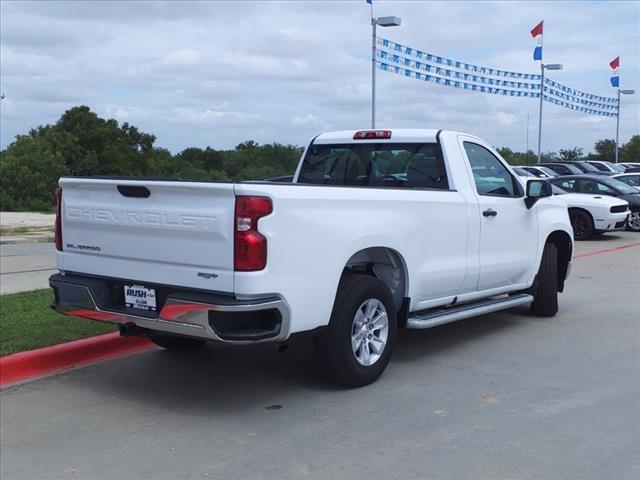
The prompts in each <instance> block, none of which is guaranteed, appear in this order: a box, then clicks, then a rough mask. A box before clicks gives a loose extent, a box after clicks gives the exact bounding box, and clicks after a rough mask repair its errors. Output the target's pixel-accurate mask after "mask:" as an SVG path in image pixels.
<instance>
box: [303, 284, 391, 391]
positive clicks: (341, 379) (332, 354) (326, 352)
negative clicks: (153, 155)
mask: <svg viewBox="0 0 640 480" xmlns="http://www.w3.org/2000/svg"><path fill="white" fill-rule="evenodd" d="M371 299H373V300H377V301H378V302H380V303H382V305H383V306H384V309H385V310H386V313H387V322H388V325H387V332H386V333H387V340H386V343H384V346H383V347H382V350H381V353H379V355H380V356H379V357H378V358H377V360H376V361H375V362H374V363H373V364H371V365H369V366H365V365H363V364H361V363H360V362H359V361H358V358H357V357H356V353H354V350H353V348H352V343H351V342H352V333H353V329H354V328H357V327H355V326H354V319H355V317H356V313H357V312H358V309H360V308H361V307H364V306H365V303H366V302H367V301H368V300H371ZM377 312H378V313H379V312H380V310H377ZM362 328H363V329H365V330H364V331H365V332H366V327H362ZM397 333H398V320H397V314H396V311H395V307H394V302H393V297H392V296H391V293H390V292H389V289H388V288H387V287H386V286H385V285H384V283H382V282H381V281H380V280H378V279H377V278H375V277H372V276H369V275H345V276H343V278H342V280H341V281H340V285H339V286H338V293H337V295H336V300H335V303H334V305H333V311H332V313H331V319H330V321H329V326H328V327H327V329H326V330H325V331H323V332H322V333H321V334H319V335H316V337H315V339H314V346H315V353H316V359H317V361H318V364H319V366H320V368H321V369H322V370H323V371H324V372H325V373H326V375H327V377H328V378H329V380H330V381H332V382H334V383H338V384H340V385H347V386H351V387H362V386H364V385H368V384H370V383H372V382H374V381H375V380H377V379H378V377H379V376H380V375H382V372H383V371H384V370H385V368H386V367H387V364H388V363H389V360H390V358H391V354H392V352H393V346H394V343H395V340H396V336H397ZM369 337H371V335H369ZM363 338H364V337H363ZM362 345H364V343H363V344H362ZM360 348H364V347H360ZM357 351H360V355H362V350H356V352H357ZM369 351H370V350H369V349H368V348H367V352H369ZM376 355H377V354H376Z"/></svg>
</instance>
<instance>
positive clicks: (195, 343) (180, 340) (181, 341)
mask: <svg viewBox="0 0 640 480" xmlns="http://www.w3.org/2000/svg"><path fill="white" fill-rule="evenodd" d="M149 338H150V339H151V341H152V342H153V343H155V344H156V345H158V346H159V347H162V348H164V349H165V350H178V351H183V352H184V351H189V350H197V349H199V348H200V347H202V346H203V345H204V344H205V343H207V341H206V340H199V339H197V338H189V337H182V336H180V335H169V334H167V333H160V332H153V333H151V334H149Z"/></svg>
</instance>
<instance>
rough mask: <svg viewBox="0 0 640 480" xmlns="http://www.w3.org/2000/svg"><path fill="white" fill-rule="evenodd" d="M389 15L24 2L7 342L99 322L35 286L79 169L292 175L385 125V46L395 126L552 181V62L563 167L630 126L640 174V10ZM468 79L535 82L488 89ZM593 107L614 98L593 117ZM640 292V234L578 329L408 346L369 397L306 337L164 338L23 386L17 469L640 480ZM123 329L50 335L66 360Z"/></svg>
mask: <svg viewBox="0 0 640 480" xmlns="http://www.w3.org/2000/svg"><path fill="white" fill-rule="evenodd" d="M372 3H373V8H371V7H369V5H367V3H365V1H364V0H358V1H352V2H331V1H327V2H307V1H297V2H295V1H286V2H222V1H215V2H214V1H211V2H156V1H145V2H121V3H114V2H108V1H105V2H55V1H48V2H21V1H9V0H3V1H2V2H0V44H1V46H0V49H1V55H0V85H1V87H2V88H0V99H1V100H0V117H1V118H0V124H1V128H0V148H1V149H2V152H1V154H0V204H1V205H0V206H1V207H2V209H3V210H14V211H13V212H5V211H3V212H1V213H0V224H1V225H0V226H1V227H2V228H1V229H0V244H1V245H0V257H1V258H0V293H2V297H0V302H6V303H3V304H2V308H3V310H2V311H3V312H6V311H8V309H6V308H5V306H6V305H7V304H8V302H7V301H6V299H8V298H12V299H15V298H18V297H21V296H22V295H24V296H25V297H24V298H26V299H28V300H29V302H31V303H29V302H27V301H25V303H24V305H27V306H28V307H27V308H22V310H23V311H22V312H21V313H22V314H23V317H21V316H19V315H17V314H16V315H13V314H12V315H4V314H3V315H2V318H0V329H2V328H3V327H4V328H3V331H0V335H2V336H3V339H2V340H3V341H2V348H5V346H6V345H7V344H8V343H11V342H7V339H8V338H9V337H10V335H7V332H8V331H9V329H8V328H7V325H9V323H10V322H8V321H7V320H11V328H12V330H11V331H12V332H13V333H14V337H15V332H25V330H29V328H28V327H26V326H25V325H38V321H39V320H38V319H39V316H38V315H36V314H29V312H30V311H32V310H30V308H33V312H34V313H38V314H42V315H43V316H48V321H49V326H51V324H55V326H57V327H58V328H61V329H63V330H64V329H68V330H71V328H70V324H69V323H68V322H80V320H73V319H69V318H64V317H62V316H60V317H56V316H55V314H54V313H52V312H51V311H50V309H49V308H48V304H49V292H48V291H47V290H40V291H39V292H31V291H32V290H34V289H42V288H46V287H47V285H48V277H49V276H50V275H51V274H52V273H54V272H56V266H55V247H54V245H53V244H52V243H50V242H52V241H53V227H52V221H53V215H52V214H51V212H52V211H53V208H54V202H53V195H52V192H53V189H54V188H55V187H56V185H57V182H58V178H59V177H60V176H65V175H97V174H99V175H113V174H119V175H137V176H165V177H177V176H180V177H181V178H184V179H195V180H224V181H243V180H247V179H262V178H270V177H276V176H281V175H290V174H291V173H292V172H293V170H294V169H295V165H296V163H297V161H298V159H299V157H300V153H301V151H302V148H301V147H299V146H300V145H304V144H305V143H306V142H307V141H308V140H309V139H310V138H313V137H314V136H315V135H316V134H318V133H319V132H321V131H327V130H342V129H351V128H366V127H368V126H369V125H370V122H371V116H372V115H371V113H372V112H371V110H372V106H373V102H372V96H373V94H372V88H371V87H372V85H371V83H372V72H371V67H372V61H371V55H372V43H373V46H374V48H373V55H374V56H377V58H378V64H377V65H378V68H379V69H380V70H383V71H379V70H378V71H377V107H376V111H377V126H378V127H382V128H385V127H409V128H413V127H435V128H443V129H450V130H461V131H468V132H470V133H473V134H477V135H479V136H482V137H484V138H486V139H487V140H489V141H490V142H491V144H492V145H495V146H496V147H500V148H498V151H499V153H500V155H502V156H503V157H504V159H505V160H506V161H507V162H508V163H510V164H511V165H523V164H527V165H531V164H532V163H535V162H536V160H537V153H538V152H537V151H536V150H537V146H538V144H537V140H538V137H537V133H538V98H534V97H535V93H536V90H535V86H536V85H533V84H536V82H537V80H536V79H537V78H538V74H539V73H541V72H543V73H544V72H545V70H544V68H543V67H542V65H541V63H543V62H544V64H546V65H547V69H548V72H546V73H545V75H546V76H547V80H546V82H547V85H548V87H549V88H551V89H552V90H553V91H550V94H553V95H555V97H553V98H551V97H550V98H549V99H548V100H549V101H548V102H540V105H543V104H544V114H543V115H541V118H543V119H544V127H543V129H542V136H541V137H540V138H541V145H542V146H541V147H540V148H541V151H540V158H541V160H542V161H557V160H563V161H569V160H576V159H580V158H582V159H589V160H613V159H614V158H617V155H618V153H616V150H617V148H616V143H617V142H614V140H613V139H614V138H617V135H618V132H617V131H616V125H617V122H616V118H613V117H614V116H615V114H614V111H616V112H617V119H618V120H619V121H620V122H619V127H620V131H619V137H620V145H619V146H620V148H619V155H620V161H624V162H632V161H636V162H638V161H640V129H639V122H640V95H638V93H637V92H638V90H639V88H638V87H639V86H640V69H639V68H638V63H637V61H638V58H640V37H639V33H638V24H639V22H640V20H639V19H640V4H638V3H637V2H584V1H583V2H539V1H537V2H383V1H377V0H373V2H372ZM391 15H393V17H390V16H391ZM395 16H398V17H399V18H401V19H402V22H400V21H399V19H398V18H397V17H395ZM374 17H382V19H381V21H380V22H379V23H374V22H372V20H373V18H374ZM496 19H501V20H500V28H494V27H493V26H494V25H495V24H496ZM373 24H375V25H377V29H378V30H377V34H378V39H377V42H376V41H375V40H374V42H372V37H371V33H372V31H371V30H372V26H373ZM398 24H400V25H398ZM393 25H395V27H394V28H387V27H390V26H393ZM543 26H544V44H543V45H544V47H543V48H544V53H543V62H542V61H535V60H534V59H533V58H532V53H533V52H534V50H533V49H534V48H536V50H537V49H538V48H540V47H542V34H543ZM532 28H533V30H531V29H532ZM396 46H397V47H399V50H396ZM416 49H420V50H416ZM376 52H377V53H376ZM398 52H399V53H398ZM418 53H419V55H418ZM394 55H400V56H398V57H397V58H395V57H394ZM404 57H406V58H404ZM407 61H408V62H409V63H408V64H407V63H406V62H407ZM416 61H418V62H421V63H429V62H431V63H430V67H429V68H431V69H432V70H433V69H436V68H437V69H440V74H441V75H440V76H441V77H443V78H444V76H445V73H443V72H444V70H441V69H443V68H444V69H445V70H450V72H449V75H453V76H456V78H455V79H454V81H453V82H451V81H448V80H447V79H446V78H445V79H444V80H443V79H442V78H441V79H439V81H436V79H435V77H434V76H433V75H431V74H432V73H433V71H430V72H426V73H428V74H429V75H424V73H425V69H426V68H427V67H426V66H425V65H422V66H419V65H417V64H416V63H415V62H416ZM447 61H451V62H452V64H447ZM466 62H472V63H473V65H485V66H487V67H491V68H492V69H498V70H493V73H491V72H487V71H485V72H482V71H481V72H479V73H480V74H481V76H486V77H487V78H486V79H485V81H489V80H491V81H495V80H496V78H497V77H499V78H498V80H499V81H500V82H511V83H508V84H502V83H498V84H497V87H498V89H495V88H493V87H495V86H496V84H494V85H492V89H489V88H487V86H486V85H485V86H484V87H483V86H478V85H475V88H474V85H472V83H474V82H475V80H470V79H469V74H470V73H471V72H470V70H469V69H470V68H471V69H472V67H473V65H472V64H471V63H466ZM383 64H384V66H383ZM373 66H374V67H375V66H376V64H375V63H374V64H373ZM541 67H542V68H541ZM491 68H490V70H491ZM375 71H376V70H375V69H374V72H375ZM416 72H418V73H419V74H420V75H421V76H420V77H419V76H418V75H417V74H416ZM498 72H503V73H504V72H506V73H507V75H506V76H505V75H502V74H501V73H498ZM475 73H478V72H475ZM461 74H462V78H460V75H461ZM465 75H466V77H465ZM496 75H497V77H496ZM501 75H502V76H501ZM522 75H524V77H522ZM519 76H520V77H519ZM527 77H528V78H527ZM614 78H615V80H613V79H614ZM418 79H419V80H420V81H417V80H418ZM514 81H515V82H516V83H515V85H514V84H513V82H514ZM447 82H448V83H447ZM523 82H524V83H531V84H532V85H528V86H527V89H526V91H524V90H523V88H524V87H523ZM542 82H545V80H544V79H542ZM542 82H541V84H542ZM436 83H437V84H436ZM476 83H477V82H476ZM616 84H617V85H618V86H617V87H615V88H614V86H615V85H616ZM483 88H484V90H483ZM564 88H567V89H566V90H565V89H564ZM465 89H466V90H465ZM500 89H502V90H500ZM574 89H575V90H574ZM632 89H635V91H636V93H635V94H632V93H630V92H632V91H633V90H632ZM487 92H490V93H487ZM554 92H555V93H554ZM560 92H563V93H562V95H564V94H565V93H567V92H570V93H571V95H572V96H573V99H570V98H562V97H561V99H559V98H557V97H558V95H556V94H557V93H560ZM573 92H577V93H584V92H587V94H588V95H589V96H588V97H587V98H588V99H589V101H593V100H597V102H595V103H592V105H590V106H589V105H587V106H585V105H577V104H572V105H573V107H576V106H577V107H578V108H577V109H569V108H568V107H569V106H570V105H569V104H570V103H571V102H574V103H575V101H576V99H578V97H576V96H575V95H573ZM620 92H622V95H621V93H620ZM625 92H626V93H625ZM616 95H617V96H618V97H620V95H621V96H622V103H618V102H617V101H616V102H615V103H616V104H617V105H618V104H619V105H622V106H621V109H620V110H618V109H614V108H608V107H612V105H613V103H614V102H613V101H610V100H611V99H612V98H613V97H616ZM584 98H585V97H580V98H579V99H578V100H580V99H584ZM570 100H571V102H570ZM603 102H604V103H603ZM596 104H598V105H599V106H598V108H597V109H595V110H594V108H592V107H596V106H597V105H596ZM605 104H606V105H605ZM603 105H604V107H607V108H605V109H604V110H602V108H600V107H603ZM540 108H542V107H540ZM596 110H602V111H600V112H599V113H598V112H597V111H596ZM588 111H591V113H589V112H588ZM594 112H595V113H598V114H597V115H594V114H593V113H594ZM603 113H604V115H602V114H603ZM541 123H542V121H541ZM19 210H28V212H21V211H19ZM36 211H37V212H47V213H35V212H36ZM13 292H26V293H22V294H19V295H17V296H16V295H11V294H12V293H13ZM638 292H640V235H638V234H635V233H633V232H625V231H617V232H613V233H606V234H604V235H602V236H598V237H592V238H591V239H589V241H585V242H576V243H575V251H574V262H573V272H572V274H571V276H570V278H569V281H568V282H567V285H566V290H565V292H564V293H563V294H561V295H560V312H559V314H558V315H557V316H555V317H554V318H550V319H541V318H538V317H534V316H532V315H531V314H530V313H529V311H528V310H527V309H526V308H515V309H511V310H508V311H505V312H501V313H495V314H490V315H485V316H483V317H479V318H473V319H469V320H465V321H461V322H458V323H454V324H451V325H446V326H441V327H438V328H435V329H431V330H426V331H403V332H401V334H400V337H399V342H398V344H397V348H396V352H395V355H394V357H393V360H392V362H391V363H390V365H389V368H388V369H387V371H386V372H385V374H384V375H383V376H382V377H381V378H380V380H379V381H378V382H377V383H375V384H372V385H369V386H367V387H365V388H361V389H355V390H352V389H344V388H338V387H335V386H332V385H330V384H328V383H326V382H323V381H322V379H321V378H320V377H319V375H318V369H317V366H316V365H315V364H314V361H313V357H312V339H311V337H310V336H309V335H304V334H303V335H299V336H296V337H294V338H292V339H291V340H290V341H288V342H287V343H286V348H284V347H281V346H279V345H254V346H250V347H235V346H234V347H232V346H228V345H219V344H210V345H207V346H205V348H203V349H202V350H201V351H198V352H194V353H190V354H184V353H183V354H179V353H177V352H168V351H164V350H162V349H159V348H155V347H152V346H151V344H150V343H149V345H143V346H142V348H140V349H138V350H136V351H138V352H140V353H136V354H127V355H123V356H120V357H119V358H116V359H111V360H109V361H101V362H98V363H94V364H91V365H89V366H85V367H82V368H69V369H67V370H65V371H63V372H58V373H57V374H55V375H51V374H49V375H48V376H45V377H40V378H36V379H31V380H30V381H23V382H22V383H18V384H13V385H9V386H4V385H5V384H4V383H3V382H4V381H3V380H2V378H5V377H4V373H5V372H6V370H4V371H2V372H0V373H2V375H0V384H1V385H3V386H2V388H1V389H0V477H1V478H2V479H3V480H4V479H40V478H64V479H70V478H82V479H131V478H141V479H143V478H148V479H165V478H166V479H174V478H222V479H247V478H262V479H298V478H318V479H324V478H336V479H342V478H354V477H358V478H360V477H364V478H376V479H378V478H379V479H392V478H398V479H403V480H404V479H413V478H415V479H422V478H429V479H451V480H462V479H464V480H467V479H468V480H477V479H536V480H537V479H555V478H557V479H571V480H573V479H576V480H577V479H579V480H583V479H598V480H600V479H603V478H606V479H625V480H626V479H636V478H640V302H639V301H638ZM7 295H10V297H9V296H7ZM18 303H19V302H14V304H18ZM17 310H19V309H13V310H11V311H12V312H16V311H17ZM25 312H26V314H25ZM52 317H53V318H52ZM23 320H31V322H23ZM58 320H59V322H58ZM42 325H45V323H42ZM73 325H74V326H78V325H80V324H78V323H76V324H73ZM83 325H85V326H87V325H90V326H91V327H95V326H96V325H97V326H98V327H100V328H103V327H104V326H103V325H100V324H97V323H92V324H89V323H86V324H83ZM16 326H17V328H16ZM109 328H111V327H109ZM103 331H104V330H100V331H98V330H92V331H89V330H87V331H86V332H84V333H77V332H71V336H70V337H64V336H60V337H57V336H56V335H58V334H60V332H58V333H56V335H54V334H53V330H48V329H47V328H32V329H31V332H38V333H39V334H40V335H39V337H40V339H41V338H45V339H46V340H48V341H49V343H51V342H52V341H53V342H54V343H55V340H52V339H55V338H66V339H67V340H71V339H73V338H81V337H82V336H86V335H98V333H102V332H103ZM64 333H65V334H68V333H69V332H64ZM3 334H4V335H3ZM74 335H75V336H74ZM105 336H111V337H113V338H116V340H117V341H119V342H126V341H130V340H138V341H140V339H139V338H136V339H132V338H126V339H120V338H117V337H116V334H115V333H114V334H107V335H105ZM34 337H35V335H34ZM18 338H19V339H28V340H30V341H31V340H33V339H32V338H28V335H26V334H25V335H22V333H19V334H18ZM100 338H101V337H94V338H92V339H91V340H100ZM14 340H15V338H14ZM58 341H63V340H58ZM142 341H143V342H144V341H146V340H145V339H142ZM45 344H46V343H45ZM14 345H30V344H29V343H28V342H27V343H24V344H22V343H20V342H15V343H14ZM31 345H34V344H31ZM40 345H41V344H39V345H35V347H38V346H40ZM65 346H68V344H64V346H63V348H64V347H65ZM35 347H34V346H31V347H24V346H23V347H22V348H16V349H13V350H6V351H8V352H15V351H20V349H25V348H35ZM3 351H5V350H3ZM37 351H41V350H37ZM130 351H133V350H130ZM32 352H33V351H32ZM8 357H10V355H5V356H3V357H0V366H2V365H7V363H2V362H3V361H4V360H6V359H7V358H8ZM11 357H13V358H15V355H13V356H11ZM31 358H33V357H31ZM34 363H37V362H34Z"/></svg>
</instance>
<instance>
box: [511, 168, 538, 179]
mask: <svg viewBox="0 0 640 480" xmlns="http://www.w3.org/2000/svg"><path fill="white" fill-rule="evenodd" d="M513 171H514V172H516V173H517V174H518V175H520V176H521V177H533V178H535V177H536V176H535V175H534V174H533V173H531V172H530V171H528V170H525V169H524V168H521V167H513Z"/></svg>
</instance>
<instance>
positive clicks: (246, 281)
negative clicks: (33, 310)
mask: <svg viewBox="0 0 640 480" xmlns="http://www.w3.org/2000/svg"><path fill="white" fill-rule="evenodd" d="M59 185H60V189H59V190H58V192H57V199H58V208H57V216H56V229H55V232H56V247H57V250H58V252H57V261H58V269H59V271H60V273H58V274H56V275H53V276H52V277H51V278H50V285H51V286H52V287H53V289H54V291H55V301H54V306H55V308H56V310H58V311H59V312H63V313H66V314H67V315H71V316H74V317H81V318H88V319H92V320H97V321H103V322H110V323H114V324H117V325H119V326H120V328H121V331H122V333H123V334H138V335H147V336H149V337H150V338H151V339H152V340H153V341H154V342H156V343H157V344H158V345H160V346H162V347H164V348H167V349H182V350H184V349H195V348H198V347H200V346H201V345H202V344H203V343H205V342H206V341H216V342H227V343H235V344H250V343H259V342H284V341H286V340H287V339H288V338H289V337H290V336H291V335H293V334H295V333H298V332H305V331H311V332H313V334H314V335H315V349H316V354H317V355H318V356H319V359H320V364H321V365H322V366H323V367H324V368H325V369H326V371H327V373H328V376H329V377H330V378H332V379H333V380H335V381H336V382H338V383H341V384H346V385H352V386H362V385H366V384H367V383H370V382H372V381H374V380H375V379H376V378H378V376H379V375H380V374H381V373H382V372H383V370H384V369H385V367H386V365H387V363H388V362H389V358H390V356H391V353H392V350H393V345H394V341H395V339H396V334H397V332H398V330H399V329H401V328H408V329H423V328H431V327H434V326H437V325H442V324H444V323H448V322H452V321H456V320H461V319H464V318H469V317H473V316H477V315H483V314H486V313H490V312H495V311H498V310H503V309H506V308H511V307H514V306H517V305H530V308H531V310H532V312H533V313H535V314H537V315H541V316H549V317H550V316H553V315H555V314H556V312H557V311H558V292H561V291H562V290H563V288H564V282H565V279H566V278H567V276H568V274H569V271H570V264H571V256H572V251H573V230H572V228H571V223H570V220H569V215H568V212H567V208H566V205H565V203H564V202H563V201H562V200H561V199H560V198H558V197H554V196H553V195H552V193H551V188H550V187H551V185H550V183H549V182H548V181H543V180H531V181H530V182H528V184H527V186H526V189H525V188H523V186H522V185H521V184H520V182H518V181H517V180H516V176H515V174H514V173H513V170H512V169H511V167H509V165H508V164H507V163H506V162H505V161H504V160H503V159H502V158H501V157H500V155H499V154H498V153H497V152H496V151H495V149H494V148H492V147H491V146H490V145H489V144H488V143H487V142H485V141H483V140H481V139H479V138H477V137H474V136H472V135H467V134H464V133H458V132H448V131H438V130H422V129H415V130H411V129H397V130H359V131H358V130H356V131H354V130H351V131H342V132H332V133H323V134H321V135H318V136H316V137H315V138H314V139H313V140H312V141H311V143H310V144H309V146H308V147H307V148H306V149H305V152H304V153H303V156H302V158H301V160H300V163H299V165H298V168H297V170H296V173H295V176H294V178H293V182H290V183H289V182H287V183H284V182H265V181H260V182H243V183H236V184H233V183H216V182H186V181H181V180H171V181H170V180H166V181H158V180H149V179H145V178H140V179H131V178H110V179H109V178H106V179H105V178H101V179H97V178H62V179H60V182H59ZM196 361H199V360H196Z"/></svg>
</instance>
